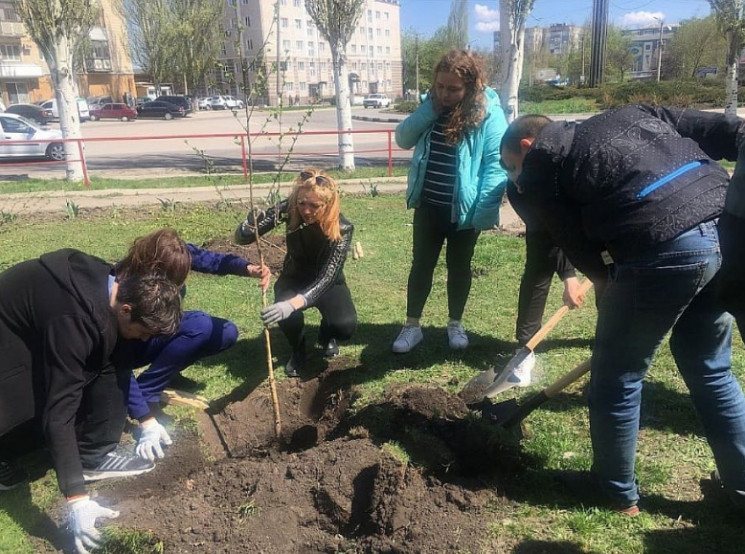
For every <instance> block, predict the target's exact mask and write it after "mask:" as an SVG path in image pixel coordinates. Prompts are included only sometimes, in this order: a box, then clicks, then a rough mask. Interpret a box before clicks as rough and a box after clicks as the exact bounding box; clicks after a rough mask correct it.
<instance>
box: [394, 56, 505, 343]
mask: <svg viewBox="0 0 745 554" xmlns="http://www.w3.org/2000/svg"><path fill="white" fill-rule="evenodd" d="M433 82H434V86H433V91H432V92H431V93H430V95H429V97H428V98H427V99H426V100H425V101H424V102H423V103H422V105H421V106H419V108H418V109H417V110H416V111H415V112H414V113H413V114H411V115H410V116H409V117H408V118H406V119H405V120H404V121H403V122H401V123H400V124H399V125H398V127H396V144H398V145H399V146H400V147H401V148H411V147H414V146H415V149H414V155H413V156H412V159H411V168H410V169H409V180H408V188H407V192H406V204H407V207H409V208H414V247H413V260H412V264H411V271H410V273H409V282H408V290H407V307H406V323H405V325H404V327H403V329H402V330H401V332H400V333H399V335H398V337H397V338H396V340H395V341H394V343H393V351H394V352H396V353H404V352H409V351H410V350H411V349H412V348H414V347H415V346H416V345H417V344H419V343H420V342H421V341H422V338H423V336H422V330H421V327H420V325H419V320H420V318H421V315H422V311H423V309H424V304H425V303H426V301H427V297H428V296H429V292H430V290H431V288H432V275H433V273H434V269H435V266H436V265H437V260H438V258H439V256H440V251H441V250H442V245H443V243H444V242H445V241H447V250H446V265H447V275H448V278H447V293H448V311H449V317H450V321H449V322H448V328H447V331H448V343H449V345H450V348H453V349H463V348H466V347H467V346H468V336H467V335H466V332H465V329H464V328H463V325H462V323H461V319H462V317H463V311H464V309H465V305H466V300H467V299H468V293H469V291H470V289H471V258H472V257H473V251H474V247H475V245H476V240H477V238H478V236H479V232H480V231H482V230H484V229H491V228H492V227H494V225H496V224H498V222H499V206H500V204H501V202H502V194H503V193H504V189H505V185H506V184H507V175H506V173H505V172H504V170H503V169H502V167H501V165H500V156H499V145H500V142H501V140H502V134H503V133H504V131H505V129H506V128H507V122H506V120H505V117H504V113H503V112H502V108H501V106H500V103H499V96H498V95H497V93H496V92H495V91H494V90H492V89H491V88H488V87H486V86H485V84H484V78H483V71H482V67H481V60H480V59H479V58H478V57H477V56H476V55H474V54H473V53H472V52H469V51H463V50H452V51H450V52H448V53H447V54H446V55H445V56H444V57H443V58H442V59H441V60H440V61H439V62H438V64H437V66H435V71H434V79H433Z"/></svg>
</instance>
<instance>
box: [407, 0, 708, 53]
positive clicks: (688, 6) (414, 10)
mask: <svg viewBox="0 0 745 554" xmlns="http://www.w3.org/2000/svg"><path fill="white" fill-rule="evenodd" d="M400 2H401V30H402V31H403V30H408V29H414V30H415V31H417V32H419V33H422V34H423V35H424V36H431V35H432V33H433V32H434V31H435V29H437V28H438V27H440V26H442V25H445V24H446V23H447V17H448V13H449V12H450V3H451V2H450V0H400ZM468 4H469V12H468V19H469V27H470V32H469V40H470V41H472V44H475V45H478V46H483V47H491V43H492V31H491V30H492V29H494V30H496V29H499V1H498V0H469V2H468ZM709 13H710V7H709V2H708V1H707V0H610V10H609V14H608V18H609V20H610V22H611V23H613V24H615V25H619V26H621V27H623V28H639V27H645V26H654V25H658V23H657V21H656V20H655V19H654V17H659V18H661V19H663V20H664V22H665V23H678V22H680V20H682V19H688V18H691V17H706V16H707V15H709ZM591 18H592V0H535V4H534V5H533V12H532V13H531V15H530V17H529V18H528V26H529V27H534V26H539V27H545V26H548V25H550V24H552V23H572V24H575V25H582V24H584V23H585V22H589V21H590V20H591Z"/></svg>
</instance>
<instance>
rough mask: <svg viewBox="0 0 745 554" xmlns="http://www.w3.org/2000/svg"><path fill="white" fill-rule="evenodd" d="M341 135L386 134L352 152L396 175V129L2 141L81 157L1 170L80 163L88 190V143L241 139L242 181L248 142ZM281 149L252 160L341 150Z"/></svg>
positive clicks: (25, 163)
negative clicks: (71, 147) (69, 145)
mask: <svg viewBox="0 0 745 554" xmlns="http://www.w3.org/2000/svg"><path fill="white" fill-rule="evenodd" d="M342 133H345V134H346V133H349V134H352V135H376V134H377V135H380V134H384V135H385V142H383V141H381V147H379V148H378V147H375V148H365V149H354V150H353V153H354V154H355V155H360V154H376V153H377V154H383V153H384V154H385V155H386V156H387V167H388V176H389V177H391V176H393V153H394V152H396V151H399V152H400V151H402V149H400V148H397V147H394V142H393V136H392V135H393V133H394V130H393V129H365V130H352V131H346V132H341V131H299V132H298V131H294V132H285V133H200V134H172V135H155V136H152V135H148V136H126V137H95V138H68V139H58V140H49V139H44V140H42V141H39V140H7V141H6V140H2V141H0V148H2V147H4V146H6V145H11V144H24V143H36V144H39V143H43V144H52V143H66V142H75V143H76V144H77V151H78V158H77V159H67V160H61V161H55V160H39V161H36V160H35V161H30V160H24V161H23V162H7V161H4V162H3V163H2V167H6V166H14V165H23V166H28V165H60V164H67V163H68V161H73V162H80V163H81V165H82V170H83V179H84V183H85V186H86V187H88V186H89V185H90V179H89V171H88V164H87V162H86V157H85V155H84V148H85V144H90V143H98V142H111V143H115V142H129V141H138V142H139V141H162V140H190V139H191V140H194V139H231V141H232V142H233V143H236V142H237V141H238V139H240V141H239V142H240V158H241V165H242V169H243V178H244V180H246V181H247V180H248V172H249V160H248V156H249V154H248V152H249V150H248V145H247V139H248V140H250V141H252V142H251V144H252V145H253V144H254V142H255V141H257V140H259V139H268V140H271V139H272V138H275V137H276V138H282V139H283V140H292V139H293V138H294V137H296V136H314V135H315V136H323V135H326V136H329V135H334V136H338V135H339V134H342ZM276 144H277V146H278V148H277V150H276V151H274V152H257V151H254V150H253V149H252V151H251V158H252V159H255V158H277V157H280V158H284V157H285V156H287V154H288V153H289V154H291V155H293V156H296V157H309V156H324V157H331V156H334V157H336V156H338V155H339V151H338V148H334V149H333V150H313V151H307V150H302V151H297V152H296V151H294V149H293V150H291V151H282V150H281V143H280V142H277V143H276Z"/></svg>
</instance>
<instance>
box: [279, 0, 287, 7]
mask: <svg viewBox="0 0 745 554" xmlns="http://www.w3.org/2000/svg"><path fill="white" fill-rule="evenodd" d="M279 5H280V6H286V5H287V0H279Z"/></svg>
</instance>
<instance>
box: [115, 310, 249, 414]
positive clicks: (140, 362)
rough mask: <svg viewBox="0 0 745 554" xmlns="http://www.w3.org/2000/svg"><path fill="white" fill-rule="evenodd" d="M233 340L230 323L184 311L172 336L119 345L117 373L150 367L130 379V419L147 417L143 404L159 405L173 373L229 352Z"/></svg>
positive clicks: (232, 325) (125, 342)
mask: <svg viewBox="0 0 745 554" xmlns="http://www.w3.org/2000/svg"><path fill="white" fill-rule="evenodd" d="M237 340H238V329H237V327H236V326H235V324H233V323H232V322H230V321H228V320H226V319H221V318H219V317H212V316H210V315H209V314H206V313H204V312H199V311H187V312H184V317H183V319H182V320H181V327H179V330H178V332H177V333H176V334H175V335H172V336H170V337H153V338H151V339H150V340H147V341H140V340H127V341H120V342H119V344H118V345H117V353H116V364H117V368H118V369H129V370H134V369H137V368H139V367H143V366H145V365H147V364H150V367H148V368H147V369H146V370H145V371H143V372H142V373H140V375H139V377H137V379H135V378H134V376H132V379H131V383H130V387H129V396H128V409H129V415H130V417H133V418H141V417H144V416H146V415H148V413H149V412H150V409H149V408H148V406H147V404H148V403H157V402H159V401H160V393H161V392H163V389H165V388H166V387H167V386H168V384H169V383H170V382H171V379H173V377H174V376H175V375H176V374H177V373H179V372H181V371H183V370H184V369H186V368H187V367H189V366H190V365H191V364H193V363H194V362H196V361H198V360H200V359H202V358H204V357H206V356H211V355H213V354H217V353H218V352H222V351H223V350H226V349H228V348H230V347H231V346H233V345H234V344H235V342H236V341H237Z"/></svg>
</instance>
